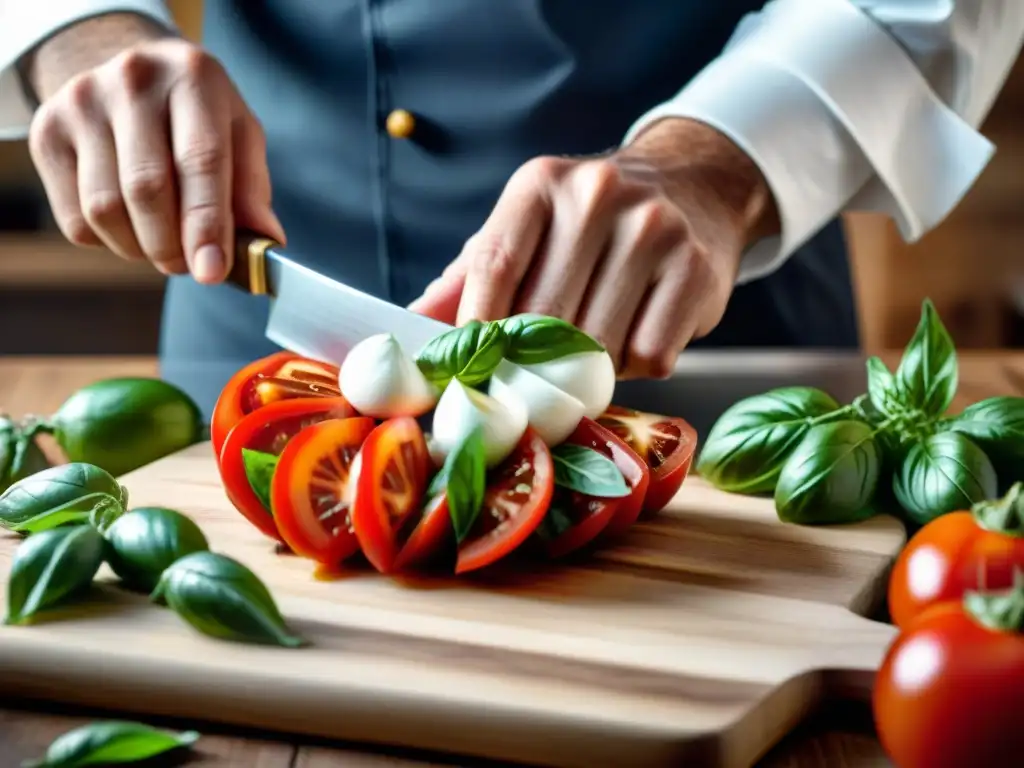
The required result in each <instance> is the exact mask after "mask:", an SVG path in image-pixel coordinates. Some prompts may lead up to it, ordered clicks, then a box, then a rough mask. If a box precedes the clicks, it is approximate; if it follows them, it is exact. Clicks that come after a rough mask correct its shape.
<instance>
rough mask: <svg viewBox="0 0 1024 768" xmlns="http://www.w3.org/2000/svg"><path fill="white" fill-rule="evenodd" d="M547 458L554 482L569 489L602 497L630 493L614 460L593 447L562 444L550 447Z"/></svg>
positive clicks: (617, 496) (619, 496)
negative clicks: (553, 472) (549, 458)
mask: <svg viewBox="0 0 1024 768" xmlns="http://www.w3.org/2000/svg"><path fill="white" fill-rule="evenodd" d="M551 458H552V460H553V461H554V466H555V484H556V485H560V486H562V487H563V488H568V489H569V490H570V491H577V492H578V493H583V494H586V495H587V496H601V497H604V498H622V497H623V496H628V495H629V494H630V492H631V489H630V487H629V484H628V483H627V482H626V478H624V477H623V476H622V472H620V471H619V468H618V467H617V466H615V462H614V461H612V460H611V459H609V458H608V457H607V456H605V455H604V454H603V453H601V452H600V451H596V450H594V449H593V448H590V447H588V446H585V445H573V444H571V443H562V444H561V445H559V446H556V447H555V448H554V449H552V451H551Z"/></svg>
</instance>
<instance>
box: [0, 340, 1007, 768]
mask: <svg viewBox="0 0 1024 768" xmlns="http://www.w3.org/2000/svg"><path fill="white" fill-rule="evenodd" d="M888 357H889V358H890V359H891V358H892V357H893V356H892V355H889V356H888ZM154 371H155V364H154V362H153V361H152V360H151V359H147V358H138V359H102V360H88V359H78V360H74V359H72V360H68V359H49V360H45V359H44V360H39V359H36V360H33V359H10V358H7V359H0V410H3V409H4V408H5V407H6V409H7V410H9V411H12V412H15V413H25V412H30V411H31V412H47V411H50V410H53V409H54V408H56V407H57V406H58V405H59V404H60V402H61V401H62V400H63V399H64V397H65V396H66V395H67V394H68V393H69V392H70V391H72V390H73V389H74V388H76V387H78V386H81V385H84V384H86V383H88V382H90V381H93V380H95V379H98V378H103V377H107V376H113V375H147V374H151V373H153V372H154ZM961 380H962V387H961V390H962V391H961V397H959V398H958V400H959V401H960V402H959V405H958V407H959V406H962V405H963V403H964V400H966V399H967V398H968V397H969V398H971V399H976V398H978V397H986V396H990V395H994V394H1013V393H1016V394H1021V393H1024V386H1022V382H1024V357H1021V356H1010V355H1006V354H984V353H972V354H966V355H964V356H963V359H962V365H961ZM774 578H780V575H778V574H777V575H776V576H775V577H774ZM755 584H756V582H755ZM331 586H333V585H331ZM754 588H755V589H756V586H755V587H754ZM833 599H834V598H833ZM838 599H840V600H842V599H849V598H848V595H847V596H846V597H839V598H838ZM190 698H191V697H190ZM5 706H6V707H7V708H6V709H0V711H2V712H3V713H4V716H3V720H0V723H2V724H0V754H4V755H6V754H9V753H11V752H12V750H13V749H14V747H13V746H10V747H9V748H8V745H13V744H15V743H17V742H16V740H17V739H21V740H22V741H23V742H26V743H28V742H31V743H28V747H30V748H31V752H30V754H36V753H37V752H38V751H40V750H41V749H43V748H45V746H46V743H48V741H49V740H50V739H51V738H52V736H55V735H56V734H57V733H59V732H60V731H61V729H62V728H63V725H61V724H59V723H58V724H54V722H53V721H54V716H52V715H46V714H42V713H40V712H38V711H36V712H25V711H23V710H22V709H18V708H15V707H16V705H14V704H10V703H8V702H0V708H2V707H5ZM52 706H53V705H47V708H48V709H49V708H52ZM118 709H119V710H120V711H121V713H122V716H129V717H135V718H144V717H145V716H144V715H141V714H140V713H139V711H135V712H131V709H130V707H128V706H127V705H126V704H121V705H120V706H118ZM183 709H189V707H188V706H183ZM856 711H857V712H859V713H860V714H859V715H858V717H856V718H854V717H851V716H850V715H849V714H848V713H842V714H840V715H838V716H832V717H829V718H825V719H822V718H814V719H813V720H812V721H811V722H810V723H808V724H805V725H804V726H802V727H801V728H799V729H798V730H797V731H796V732H795V733H793V734H791V735H790V736H789V737H787V738H786V739H785V740H784V741H783V742H782V743H781V744H779V745H778V746H777V747H776V748H775V749H773V750H772V751H771V753H770V754H769V755H768V756H767V757H766V758H765V759H764V760H763V761H761V762H760V763H759V765H762V766H770V767H771V768H781V767H782V766H786V767H787V768H802V767H803V766H807V768H812V767H813V768H825V767H826V766H827V767H828V768H845V766H850V768H862V767H864V766H875V765H886V764H887V762H886V761H885V759H884V756H883V755H882V753H881V750H880V748H879V746H878V744H877V741H876V740H875V738H874V737H873V736H872V735H871V731H870V720H869V717H868V716H866V715H865V714H864V712H863V710H862V709H858V710H856ZM100 716H101V715H98V714H96V713H95V712H93V713H91V714H84V715H78V716H77V721H78V722H84V721H85V720H88V719H96V718H97V717H100ZM188 716H189V720H190V723H189V727H198V728H199V729H200V730H202V731H203V732H204V733H210V732H211V729H212V728H213V726H210V725H209V724H202V723H198V724H197V723H195V718H197V717H198V716H199V713H198V712H194V711H189V712H188ZM855 721H856V722H855ZM46 723H50V725H48V726H47V725H46ZM12 730H13V731H16V733H12ZM27 734H34V735H32V736H30V735H27ZM219 738H227V737H219ZM274 738H276V739H283V737H279V736H277V737H274ZM228 740H229V741H230V742H231V743H232V744H235V745H236V746H235V747H233V749H238V750H245V749H246V748H247V747H246V745H251V744H252V743H253V741H252V737H251V736H249V735H241V736H238V737H236V738H232V739H228ZM204 742H205V739H204ZM18 754H19V756H20V754H21V753H20V752H19V753H18ZM263 754H264V753H263V752H261V751H260V750H256V752H254V753H250V752H245V751H239V752H237V755H238V758H237V759H235V758H233V757H232V755H235V753H234V752H232V753H230V755H229V756H225V757H224V758H222V759H221V758H219V759H218V760H217V761H216V762H215V764H217V765H238V766H253V765H257V766H262V765H264V762H263V761H264V758H263V757H262V755H263ZM267 754H271V752H267ZM357 754H359V755H362V754H363V753H362V752H361V751H359V749H358V748H349V749H338V748H335V747H333V746H332V745H331V744H323V743H320V744H317V745H315V746H302V747H301V748H300V749H299V751H298V752H297V758H296V759H297V763H296V764H299V765H305V764H307V763H308V764H311V765H364V764H366V765H394V766H396V767H397V766H402V767H403V768H414V767H417V766H418V767H419V768H424V767H425V766H427V765H439V764H451V761H450V760H449V759H445V758H443V757H440V756H438V757H434V758H431V757H422V756H406V755H404V754H403V755H399V756H392V755H390V754H389V755H385V756H381V755H378V754H370V753H369V752H367V753H366V757H367V759H369V760H370V762H369V763H365V762H357V761H356V759H355V758H354V755H357ZM254 755H255V756H254ZM267 759H269V760H274V759H276V758H273V757H272V758H267ZM310 761H313V762H310ZM266 764H267V765H273V766H276V765H278V764H279V763H278V762H267V763H266ZM463 764H465V763H463Z"/></svg>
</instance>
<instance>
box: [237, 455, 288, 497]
mask: <svg viewBox="0 0 1024 768" xmlns="http://www.w3.org/2000/svg"><path fill="white" fill-rule="evenodd" d="M279 458H280V457H278V456H275V455H274V454H272V453H265V452H264V451H254V450H252V449H251V448H243V449H242V465H243V466H244V467H245V478H246V480H248V481H249V487H250V488H252V492H253V493H255V494H256V498H258V499H259V500H260V502H261V503H262V504H263V507H264V509H266V510H267V511H268V512H271V511H272V510H271V506H270V482H271V480H273V479H274V470H275V469H277V462H278V461H279Z"/></svg>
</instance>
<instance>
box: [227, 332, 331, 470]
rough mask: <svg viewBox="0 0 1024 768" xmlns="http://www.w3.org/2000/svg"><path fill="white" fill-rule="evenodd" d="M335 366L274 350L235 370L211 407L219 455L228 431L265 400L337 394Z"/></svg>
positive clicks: (264, 402)
mask: <svg viewBox="0 0 1024 768" xmlns="http://www.w3.org/2000/svg"><path fill="white" fill-rule="evenodd" d="M340 396H341V390H340V389H339V388H338V369H337V367H335V366H333V365H330V364H328V363H321V362H319V361H318V360H310V359H307V358H304V357H299V356H298V355H296V354H294V353H293V352H275V353H274V354H272V355H268V356H267V357H264V358H261V359H260V360H257V361H255V362H253V363H250V364H249V365H247V366H245V368H243V369H242V370H240V371H239V372H238V373H236V374H235V375H234V376H232V377H231V379H230V380H229V381H228V383H227V384H226V385H225V387H224V389H223V390H221V393H220V397H218V398H217V403H216V405H214V407H213V418H211V419H210V441H211V442H212V443H213V451H214V455H215V456H217V457H218V458H219V457H220V453H221V450H222V449H223V448H224V441H225V440H227V436H228V433H229V432H230V431H231V430H232V428H233V427H234V426H235V425H236V424H237V423H238V422H240V421H241V420H242V419H243V418H244V417H245V416H247V415H249V414H250V413H252V412H253V411H255V410H256V409H258V408H262V407H263V406H264V405H267V404H268V403H274V402H277V401H279V400H287V399H290V398H296V397H301V398H309V397H340Z"/></svg>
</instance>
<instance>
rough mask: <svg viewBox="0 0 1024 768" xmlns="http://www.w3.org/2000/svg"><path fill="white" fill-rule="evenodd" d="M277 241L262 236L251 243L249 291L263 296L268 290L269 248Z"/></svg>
mask: <svg viewBox="0 0 1024 768" xmlns="http://www.w3.org/2000/svg"><path fill="white" fill-rule="evenodd" d="M275 245H277V243H275V242H274V241H273V240H269V239H267V238H264V237H261V238H257V239H256V240H253V241H252V242H251V243H249V247H248V248H246V253H247V255H248V257H249V293H251V294H252V295H253V296H263V295H265V294H266V292H267V249H269V248H273V247H274V246H275Z"/></svg>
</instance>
